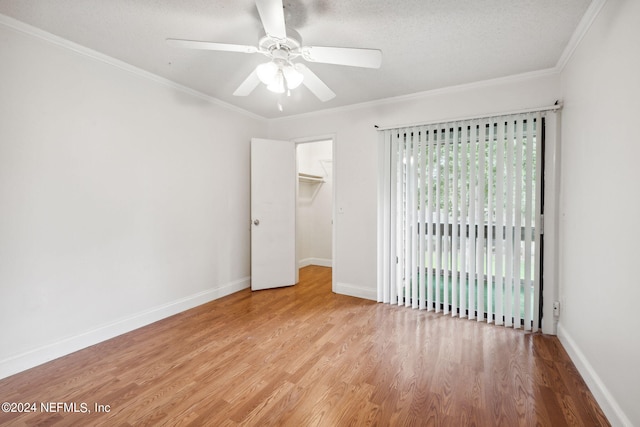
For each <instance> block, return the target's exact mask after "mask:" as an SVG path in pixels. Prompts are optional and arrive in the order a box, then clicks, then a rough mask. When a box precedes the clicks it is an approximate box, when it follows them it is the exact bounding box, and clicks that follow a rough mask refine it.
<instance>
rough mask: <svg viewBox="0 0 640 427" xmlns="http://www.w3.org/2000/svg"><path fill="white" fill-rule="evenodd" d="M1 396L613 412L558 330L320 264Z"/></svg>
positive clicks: (126, 403) (330, 421)
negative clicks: (399, 301) (403, 298)
mask: <svg viewBox="0 0 640 427" xmlns="http://www.w3.org/2000/svg"><path fill="white" fill-rule="evenodd" d="M0 401H2V402H5V401H6V402H16V403H18V402H20V403H27V402H32V403H33V402H35V403H36V412H34V413H25V414H15V413H3V412H0V424H1V425H11V426H14V425H60V426H62V425H79V426H87V425H106V426H114V425H124V426H127V425H131V426H133V425H136V426H138V425H171V426H177V425H215V426H235V425H260V426H262V425H286V426H315V425H318V426H342V425H352V426H360V425H380V426H387V425H398V426H404V425H433V426H465V425H476V426H518V425H522V426H534V425H543V426H554V427H555V426H563V425H576V426H599V425H609V424H608V422H607V420H606V418H605V416H604V415H603V413H602V411H601V410H600V408H599V406H598V404H597V403H596V402H595V400H594V399H593V396H592V395H591V393H590V392H589V390H588V389H587V387H586V385H585V384H584V382H583V380H582V378H581V377H580V375H579V374H578V372H577V371H576V368H575V367H574V365H573V363H572V362H571V361H570V360H569V358H568V356H567V354H566V353H565V351H564V349H563V348H562V346H561V345H560V343H559V341H558V340H557V338H555V337H551V336H543V335H540V334H526V333H524V332H522V331H514V330H510V329H507V328H503V327H496V326H493V325H487V324H484V323H477V322H475V321H470V320H464V319H456V318H450V317H446V316H442V315H437V314H433V313H429V312H425V311H418V310H411V309H407V308H399V307H394V306H389V305H385V304H378V303H375V302H372V301H366V300H361V299H357V298H352V297H348V296H343V295H336V294H333V293H331V269H330V268H324V267H313V266H312V267H307V268H304V269H303V270H301V272H300V283H299V284H298V285H297V286H294V287H289V288H282V289H275V290H267V291H259V292H253V293H252V292H251V291H249V290H245V291H241V292H237V293H235V294H233V295H230V296H227V297H225V298H222V299H219V300H216V301H213V302H210V303H208V304H205V305H202V306H200V307H197V308H195V309H192V310H189V311H186V312H184V313H181V314H178V315H176V316H173V317H171V318H168V319H165V320H162V321H160V322H157V323H154V324H152V325H149V326H147V327H144V328H141V329H138V330H135V331H133V332H130V333H128V334H125V335H122V336H120V337H117V338H114V339H112V340H109V341H106V342H103V343H101V344H98V345H95V346H93V347H90V348H87V349H84V350H82V351H79V352H76V353H74V354H71V355H69V356H66V357H63V358H60V359H57V360H54V361H52V362H49V363H47V364H45V365H42V366H39V367H36V368H33V369H30V370H28V371H25V372H22V373H20V374H17V375H14V376H12V377H9V378H6V379H3V380H0ZM47 402H50V403H47ZM57 402H59V403H60V405H56V404H55V403H57ZM65 403H66V404H67V407H66V408H65V407H64V404H65ZM42 404H44V405H45V407H44V409H49V410H50V412H46V411H44V410H43V407H42V406H41V405H42ZM73 404H75V407H74V406H73ZM85 404H86V407H85V406H83V405H85ZM96 404H99V405H104V406H103V407H102V409H103V412H97V411H96V406H95V405H96ZM47 405H48V408H47ZM107 405H108V407H107ZM72 409H75V410H76V411H77V412H71V410H72ZM84 409H86V411H84ZM107 409H108V412H107ZM52 410H53V411H52ZM87 411H90V413H89V412H87Z"/></svg>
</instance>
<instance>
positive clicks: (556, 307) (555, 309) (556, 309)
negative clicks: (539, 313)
mask: <svg viewBox="0 0 640 427" xmlns="http://www.w3.org/2000/svg"><path fill="white" fill-rule="evenodd" d="M553 315H554V316H556V317H557V316H560V301H554V302H553Z"/></svg>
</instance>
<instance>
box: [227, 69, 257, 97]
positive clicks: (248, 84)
mask: <svg viewBox="0 0 640 427" xmlns="http://www.w3.org/2000/svg"><path fill="white" fill-rule="evenodd" d="M259 84H260V79H259V78H258V73H257V72H256V70H253V72H252V73H251V74H249V76H248V77H247V78H246V79H245V80H244V81H243V82H242V83H241V84H240V86H238V89H236V91H235V92H233V94H234V95H235V96H247V95H249V94H250V93H251V92H253V90H254V89H255V88H256V86H258V85H259Z"/></svg>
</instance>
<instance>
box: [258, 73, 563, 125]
mask: <svg viewBox="0 0 640 427" xmlns="http://www.w3.org/2000/svg"><path fill="white" fill-rule="evenodd" d="M557 74H559V71H558V69H557V68H555V67H554V68H546V69H543V70H538V71H530V72H527V73H521V74H513V75H511V76H505V77H498V78H495V79H488V80H481V81H477V82H472V83H464V84H460V85H455V86H447V87H443V88H438V89H431V90H427V91H422V92H416V93H411V94H407V95H400V96H393V97H390V98H382V99H376V100H373V101H367V102H361V103H358V104H350V105H344V106H341V107H335V108H327V109H324V110H318V111H311V112H308V113H302V114H294V115H290V116H283V117H274V118H270V119H269V122H279V121H286V120H289V119H301V118H312V117H318V116H324V115H329V114H339V113H345V112H349V111H353V110H360V109H364V108H374V107H379V106H383V105H393V104H399V103H404V102H407V101H419V100H423V99H428V98H431V97H433V96H439V95H446V94H450V93H457V92H465V91H469V90H473V89H481V88H485V87H491V86H498V85H504V84H509V83H518V82H523V81H527V80H534V79H539V78H544V77H549V76H554V75H557Z"/></svg>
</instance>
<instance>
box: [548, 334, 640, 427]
mask: <svg viewBox="0 0 640 427" xmlns="http://www.w3.org/2000/svg"><path fill="white" fill-rule="evenodd" d="M558 339H559V340H560V342H561V343H562V345H563V347H564V348H565V350H566V351H567V353H568V354H569V357H571V361H572V362H573V364H574V365H576V368H577V369H578V372H580V375H582V378H583V379H584V382H585V383H587V386H588V387H589V390H591V393H592V394H593V397H594V398H595V399H596V401H597V402H598V404H599V405H600V408H602V411H603V412H604V414H605V415H606V416H607V418H608V419H609V422H610V423H611V425H612V426H628V427H631V426H632V423H631V421H630V420H629V418H628V417H627V416H626V414H625V413H624V411H623V410H622V408H620V405H618V402H616V400H615V399H614V398H613V396H612V395H611V393H610V392H609V390H608V389H607V387H606V386H605V385H604V383H603V382H602V380H601V379H600V377H599V376H598V374H597V373H596V371H595V369H593V366H591V364H590V363H589V361H588V360H587V358H586V356H585V355H584V353H582V351H581V350H580V348H579V347H578V345H577V344H576V342H575V341H574V340H573V338H571V335H569V333H568V332H567V330H566V329H564V328H563V326H562V323H558Z"/></svg>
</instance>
